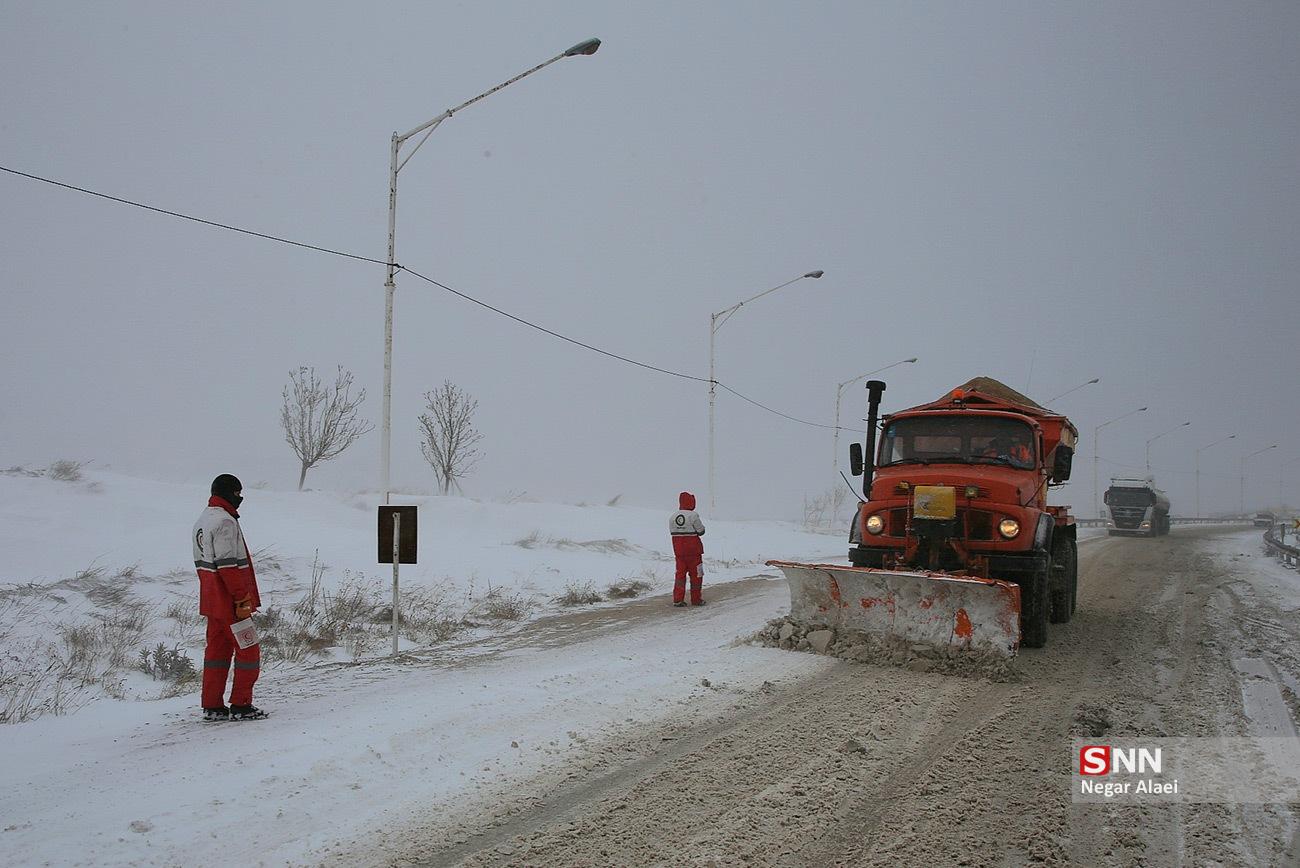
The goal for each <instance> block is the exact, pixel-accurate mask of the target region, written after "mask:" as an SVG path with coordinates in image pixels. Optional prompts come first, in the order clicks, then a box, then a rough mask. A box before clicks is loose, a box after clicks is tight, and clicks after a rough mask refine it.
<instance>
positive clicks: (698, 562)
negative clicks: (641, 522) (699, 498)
mask: <svg viewBox="0 0 1300 868" xmlns="http://www.w3.org/2000/svg"><path fill="white" fill-rule="evenodd" d="M677 506H678V509H677V511H676V512H674V513H673V514H672V515H671V516H669V518H668V532H669V533H670V534H672V538H673V554H674V555H675V556H676V558H677V579H676V581H675V583H674V584H673V605H674V606H685V605H686V577H687V576H688V575H689V576H690V577H691V605H692V606H703V605H704V599H703V597H701V595H700V594H701V590H702V586H703V584H704V541H703V540H701V539H700V537H702V536H704V522H702V521H700V515H699V513H697V512H696V511H695V495H693V494H691V493H690V492H689V491H683V492H682V493H681V494H679V495H677Z"/></svg>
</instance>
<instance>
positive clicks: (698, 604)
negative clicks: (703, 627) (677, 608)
mask: <svg viewBox="0 0 1300 868" xmlns="http://www.w3.org/2000/svg"><path fill="white" fill-rule="evenodd" d="M706 602H707V600H696V601H695V602H694V603H691V605H692V606H703V605H704V604H705V603H706Z"/></svg>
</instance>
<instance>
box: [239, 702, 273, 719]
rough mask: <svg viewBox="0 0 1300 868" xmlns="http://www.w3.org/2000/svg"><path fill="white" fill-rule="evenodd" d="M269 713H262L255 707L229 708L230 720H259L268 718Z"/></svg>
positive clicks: (240, 706)
mask: <svg viewBox="0 0 1300 868" xmlns="http://www.w3.org/2000/svg"><path fill="white" fill-rule="evenodd" d="M270 716H271V715H270V712H267V711H263V710H262V709H260V708H258V707H257V706H255V705H232V706H230V719H231V720H261V719H263V718H265V717H270Z"/></svg>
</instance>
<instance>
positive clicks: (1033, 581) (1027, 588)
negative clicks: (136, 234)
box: [1020, 564, 1051, 648]
mask: <svg viewBox="0 0 1300 868" xmlns="http://www.w3.org/2000/svg"><path fill="white" fill-rule="evenodd" d="M1047 570H1048V567H1047V564H1043V565H1041V566H1040V567H1039V568H1038V569H1036V570H1034V571H1033V572H1032V573H1026V574H1024V575H1023V577H1022V578H1021V579H1020V644H1021V646H1023V647H1025V648H1042V647H1043V646H1044V645H1046V644H1047V614H1048V610H1049V609H1050V608H1051V603H1050V601H1049V600H1048V593H1047Z"/></svg>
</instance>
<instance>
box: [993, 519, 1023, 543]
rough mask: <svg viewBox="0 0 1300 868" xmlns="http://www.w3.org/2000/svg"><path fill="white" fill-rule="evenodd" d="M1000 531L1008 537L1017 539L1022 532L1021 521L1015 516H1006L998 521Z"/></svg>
mask: <svg viewBox="0 0 1300 868" xmlns="http://www.w3.org/2000/svg"><path fill="white" fill-rule="evenodd" d="M998 533H1000V534H1002V535H1003V536H1004V537H1006V538H1007V539H1015V538H1016V535H1017V534H1019V533H1020V522H1018V521H1016V520H1015V519H1014V518H1004V519H1002V521H1000V522H998Z"/></svg>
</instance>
